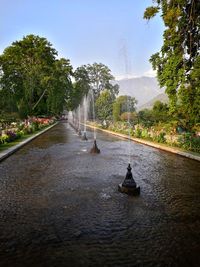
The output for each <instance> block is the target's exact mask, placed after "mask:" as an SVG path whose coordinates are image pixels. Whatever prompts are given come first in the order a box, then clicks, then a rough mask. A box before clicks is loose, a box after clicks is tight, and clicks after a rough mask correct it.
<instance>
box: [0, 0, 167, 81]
mask: <svg viewBox="0 0 200 267" xmlns="http://www.w3.org/2000/svg"><path fill="white" fill-rule="evenodd" d="M150 5H152V1H151V0H0V53H2V52H3V50H4V49H5V48H6V47H7V46H9V45H10V44H11V43H12V42H13V41H16V40H20V39H22V38H23V36H26V35H27V34H35V35H39V36H42V37H45V38H47V39H48V41H50V42H51V43H52V45H53V47H54V48H55V49H56V50H57V51H58V56H59V57H65V58H68V59H70V61H71V64H72V66H73V67H74V68H77V67H78V66H81V65H83V64H88V63H90V64H92V63H94V62H97V63H100V62H101V63H103V64H105V65H107V66H108V67H109V68H110V69H111V71H112V74H113V75H115V76H124V75H128V74H129V75H133V76H134V75H135V76H141V75H145V74H150V73H151V64H150V63H149V61H148V60H149V58H150V56H151V54H153V53H155V52H157V51H159V50H160V47H161V45H162V34H163V23H162V20H161V18H160V17H159V16H158V17H156V18H154V19H153V20H152V21H150V22H149V23H147V21H145V20H143V12H144V10H145V8H146V7H147V6H150Z"/></svg>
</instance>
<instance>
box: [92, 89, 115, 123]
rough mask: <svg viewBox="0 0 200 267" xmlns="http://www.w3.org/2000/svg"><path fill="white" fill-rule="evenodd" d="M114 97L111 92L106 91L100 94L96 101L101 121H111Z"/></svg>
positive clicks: (97, 112)
mask: <svg viewBox="0 0 200 267" xmlns="http://www.w3.org/2000/svg"><path fill="white" fill-rule="evenodd" d="M113 101H114V99H113V97H112V95H111V92H110V91H109V90H104V91H102V92H101V93H100V95H99V97H98V98H97V100H96V103H95V107H96V117H97V118H98V119H100V120H102V121H103V120H110V119H111V118H112V111H113Z"/></svg>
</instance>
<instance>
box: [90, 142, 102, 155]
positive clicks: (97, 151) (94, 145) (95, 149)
mask: <svg viewBox="0 0 200 267" xmlns="http://www.w3.org/2000/svg"><path fill="white" fill-rule="evenodd" d="M90 153H93V154H99V153H100V149H99V148H98V147H97V141H96V139H94V144H93V147H92V149H91V150H90Z"/></svg>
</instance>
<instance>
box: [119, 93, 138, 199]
mask: <svg viewBox="0 0 200 267" xmlns="http://www.w3.org/2000/svg"><path fill="white" fill-rule="evenodd" d="M127 111H128V118H127V123H128V136H129V146H128V147H129V163H128V167H127V173H126V177H125V179H124V182H123V183H121V184H119V185H118V191H119V192H121V193H126V194H130V195H139V194H140V187H139V186H138V187H137V185H136V182H135V180H134V179H133V175H132V172H131V170H132V168H131V163H130V162H131V132H130V129H131V124H130V103H129V99H128V98H127Z"/></svg>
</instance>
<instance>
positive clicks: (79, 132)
mask: <svg viewBox="0 0 200 267" xmlns="http://www.w3.org/2000/svg"><path fill="white" fill-rule="evenodd" d="M78 135H79V136H81V135H82V133H81V129H80V128H79V129H78Z"/></svg>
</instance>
